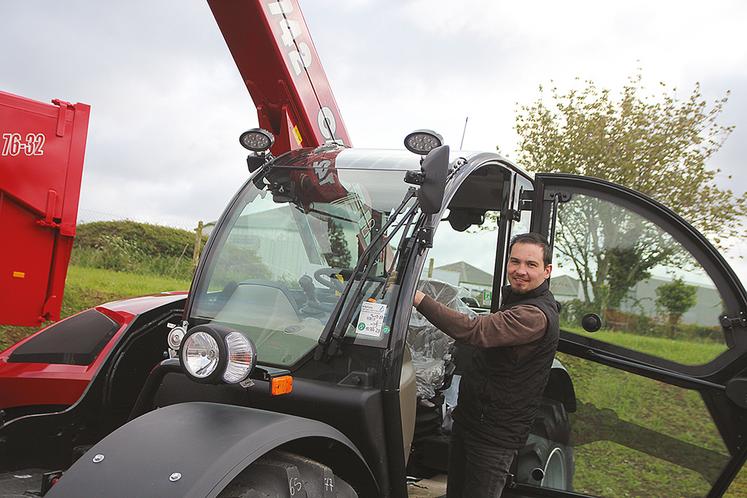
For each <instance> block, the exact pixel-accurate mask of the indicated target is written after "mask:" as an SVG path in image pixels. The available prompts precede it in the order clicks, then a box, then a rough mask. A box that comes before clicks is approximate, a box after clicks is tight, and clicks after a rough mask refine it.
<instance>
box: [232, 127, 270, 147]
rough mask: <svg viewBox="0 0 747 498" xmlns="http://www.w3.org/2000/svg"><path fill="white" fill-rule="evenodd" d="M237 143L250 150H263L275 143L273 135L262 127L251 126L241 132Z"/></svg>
mask: <svg viewBox="0 0 747 498" xmlns="http://www.w3.org/2000/svg"><path fill="white" fill-rule="evenodd" d="M239 143H240V144H241V145H242V146H243V147H244V148H245V149H249V150H250V151H252V152H265V151H267V150H270V147H272V144H274V143H275V137H274V136H273V135H272V133H270V132H269V131H267V130H264V129H262V128H252V129H251V130H247V131H245V132H244V133H242V134H241V136H240V137H239Z"/></svg>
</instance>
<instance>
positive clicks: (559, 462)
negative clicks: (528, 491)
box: [516, 398, 574, 491]
mask: <svg viewBox="0 0 747 498" xmlns="http://www.w3.org/2000/svg"><path fill="white" fill-rule="evenodd" d="M570 436H571V424H570V421H569V420H568V413H566V411H565V406H563V403H561V402H560V401H555V400H553V399H548V398H544V399H543V400H542V404H541V405H540V407H539V410H538V411H537V416H536V418H535V419H534V424H533V425H532V429H531V432H530V434H529V438H528V439H527V443H526V445H525V446H524V448H522V449H521V450H519V454H518V455H517V457H516V460H517V463H516V481H517V482H518V483H521V484H531V485H534V486H540V487H544V488H553V489H561V490H564V491H572V490H573V473H574V460H573V447H572V446H571V445H570Z"/></svg>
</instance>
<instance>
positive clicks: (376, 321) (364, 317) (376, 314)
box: [356, 301, 386, 337]
mask: <svg viewBox="0 0 747 498" xmlns="http://www.w3.org/2000/svg"><path fill="white" fill-rule="evenodd" d="M384 315H386V304H379V303H369V302H368V301H366V302H364V303H362V304H361V314H360V315H358V327H357V328H356V331H357V332H358V335H367V336H370V337H381V332H382V329H383V327H384Z"/></svg>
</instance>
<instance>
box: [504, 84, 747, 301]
mask: <svg viewBox="0 0 747 498" xmlns="http://www.w3.org/2000/svg"><path fill="white" fill-rule="evenodd" d="M660 85H661V94H660V95H658V96H646V95H645V94H644V87H643V85H642V84H641V74H640V72H639V73H638V74H636V75H634V76H632V77H631V78H629V80H628V82H627V84H626V85H625V86H624V87H623V89H622V91H621V92H620V94H619V97H616V96H615V95H614V94H613V92H612V91H610V90H608V89H603V88H599V87H597V86H596V85H595V84H594V83H593V82H591V81H587V82H586V83H585V86H584V87H583V88H581V89H573V90H570V91H568V92H566V93H561V92H559V91H558V89H557V88H552V89H551V90H550V92H549V96H548V95H547V93H546V92H545V90H544V89H543V88H542V87H540V96H539V98H538V99H537V100H536V101H535V102H534V103H531V104H529V105H525V106H521V107H520V108H519V110H518V112H517V116H516V131H517V133H518V135H519V150H518V159H519V163H520V164H521V165H522V166H524V167H525V168H527V169H528V170H530V171H537V172H562V173H572V174H579V175H587V176H594V177H597V178H602V179H606V180H610V181H613V182H615V183H619V184H622V185H625V186H627V187H630V188H633V189H635V190H637V191H639V192H643V193H644V194H647V195H649V196H651V197H653V198H654V199H656V200H658V201H660V202H662V203H663V204H665V205H667V206H668V207H670V208H671V209H673V210H674V211H675V212H677V213H678V214H680V215H681V216H682V217H683V218H685V219H686V220H688V221H689V222H690V223H692V224H693V225H694V226H696V227H697V228H698V229H700V230H701V232H703V233H704V234H705V235H706V236H709V237H710V238H711V240H712V241H713V242H714V243H715V244H716V245H717V246H721V247H723V244H722V241H724V239H725V238H727V237H737V236H743V234H742V232H741V231H740V230H739V221H740V218H742V217H743V216H745V214H747V194H743V195H742V196H741V197H740V196H736V195H735V194H734V193H733V192H732V191H731V190H729V189H723V188H720V187H719V186H718V185H717V184H716V182H715V177H716V174H717V173H719V170H717V169H716V170H713V169H708V168H707V167H706V162H707V161H708V159H710V158H711V157H712V156H713V154H714V153H715V152H716V151H717V150H718V149H719V148H720V147H721V145H722V144H723V142H724V140H725V139H726V138H727V137H728V135H729V134H730V133H731V131H732V129H733V127H732V126H723V125H721V124H719V123H718V119H717V118H718V117H719V115H720V113H721V112H722V110H723V107H724V105H725V104H726V102H727V99H728V93H727V96H725V97H724V98H722V99H719V100H716V101H715V102H713V103H708V102H706V100H704V98H703V97H702V95H701V93H700V87H699V85H697V84H696V85H695V88H694V89H693V91H692V93H691V94H690V95H689V96H687V97H686V98H679V97H678V96H677V93H676V89H672V90H671V91H670V90H669V89H668V87H667V86H666V85H665V84H664V83H661V84H660ZM558 224H559V225H560V226H563V227H565V229H562V230H561V229H559V230H558V232H557V234H556V241H555V242H556V257H558V256H559V260H560V261H559V262H560V264H561V265H568V266H571V267H572V268H573V269H574V270H575V272H576V273H577V275H578V278H579V280H580V281H581V283H582V288H583V291H584V300H585V301H586V302H587V303H592V302H593V303H595V304H596V305H597V306H596V307H597V309H598V310H599V311H601V312H604V311H605V310H606V309H607V308H608V307H617V306H619V304H620V302H621V301H622V300H623V299H624V298H625V297H626V295H627V293H628V292H629V290H630V289H631V288H633V287H634V286H635V285H636V284H637V283H638V282H640V281H641V280H644V279H646V278H648V277H649V276H650V271H651V270H652V269H654V268H656V267H657V266H666V265H672V264H674V263H677V265H678V266H681V265H684V264H691V263H692V260H691V258H689V257H688V256H687V255H685V254H683V253H682V251H681V250H680V249H679V244H677V243H675V241H673V240H672V239H671V237H669V236H668V235H667V234H666V233H664V232H663V231H662V230H661V229H659V227H657V226H656V225H654V224H653V223H651V222H648V221H646V220H644V219H643V218H641V217H640V216H637V215H635V214H634V213H632V212H631V211H628V210H626V209H623V208H620V207H618V206H615V205H612V204H611V203H608V202H605V201H602V200H599V199H595V198H593V197H590V196H586V197H584V196H574V198H572V199H571V201H570V202H567V203H561V204H560V206H559V209H558Z"/></svg>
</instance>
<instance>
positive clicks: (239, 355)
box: [223, 332, 257, 384]
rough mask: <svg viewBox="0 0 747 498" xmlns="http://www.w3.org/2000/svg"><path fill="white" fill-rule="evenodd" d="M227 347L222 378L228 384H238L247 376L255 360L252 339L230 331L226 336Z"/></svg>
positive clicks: (255, 355)
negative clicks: (226, 357) (226, 359)
mask: <svg viewBox="0 0 747 498" xmlns="http://www.w3.org/2000/svg"><path fill="white" fill-rule="evenodd" d="M226 346H227V348H228V362H227V364H226V371H225V372H223V380H224V381H225V382H227V383H229V384H238V383H239V382H241V381H242V380H244V379H246V378H247V377H248V376H249V373H250V372H251V371H252V368H254V364H255V363H256V362H257V354H256V351H255V349H254V344H252V341H250V340H249V339H247V337H246V336H245V335H243V334H240V333H238V332H230V333H229V334H228V335H227V336H226Z"/></svg>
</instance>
